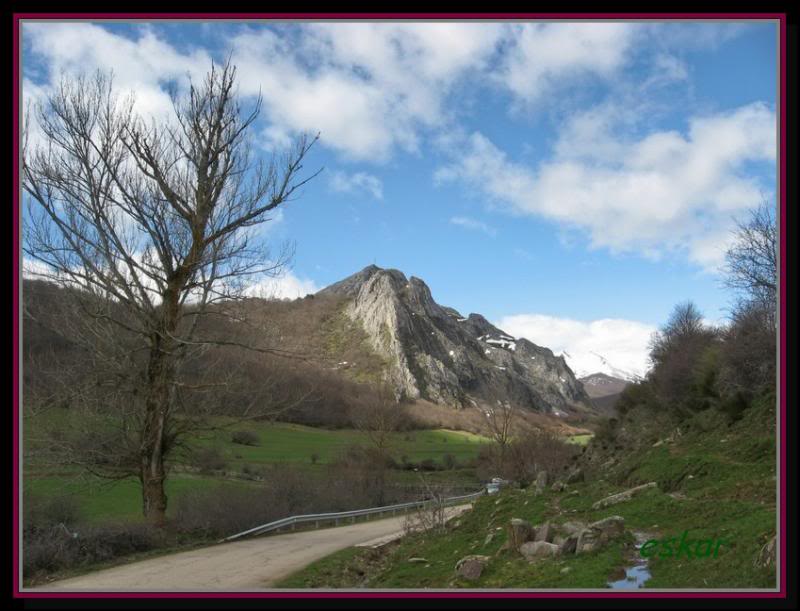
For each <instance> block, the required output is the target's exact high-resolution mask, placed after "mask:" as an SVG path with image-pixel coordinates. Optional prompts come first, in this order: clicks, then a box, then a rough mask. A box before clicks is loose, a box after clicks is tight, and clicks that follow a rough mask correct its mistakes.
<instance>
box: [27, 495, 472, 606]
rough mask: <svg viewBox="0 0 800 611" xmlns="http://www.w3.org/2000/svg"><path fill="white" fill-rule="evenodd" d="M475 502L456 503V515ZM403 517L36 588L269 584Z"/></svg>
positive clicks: (198, 552) (184, 555)
mask: <svg viewBox="0 0 800 611" xmlns="http://www.w3.org/2000/svg"><path fill="white" fill-rule="evenodd" d="M470 507H471V505H459V506H457V507H451V508H449V509H448V510H447V511H448V516H449V517H452V516H454V515H456V514H457V513H461V512H463V511H465V510H466V509H469V508H470ZM403 520H404V518H403V517H396V518H386V519H383V520H375V521H372V522H363V523H360V524H351V525H348V526H340V527H338V528H325V529H320V530H311V531H305V532H298V533H289V534H284V535H273V536H268V537H261V538H255V539H248V540H244V541H236V542H232V543H223V544H220V545H212V546H210V547H204V548H201V549H195V550H191V551H188V552H179V553H176V554H169V555H167V556H160V557H158V558H151V559H149V560H141V561H139V562H132V563H130V564H125V565H122V566H117V567H114V568H110V569H104V570H102V571H97V572H95V573H89V574H87V575H82V576H80V577H74V578H72V579H64V580H61V581H54V582H52V583H50V584H48V585H47V586H43V587H39V588H35V589H32V590H34V591H37V592H39V591H45V590H48V591H54V590H57V591H70V590H79V591H114V590H116V591H124V592H129V591H148V592H153V591H157V592H160V591H193V592H197V591H204V590H216V591H220V590H222V591H233V590H237V591H239V590H258V589H264V588H270V587H271V586H272V585H273V584H275V583H276V582H277V581H279V580H281V579H282V578H284V577H286V576H288V575H290V574H292V573H294V572H295V571H298V570H300V569H302V568H303V567H305V566H307V565H309V564H310V563H311V562H314V561H315V560H319V559H320V558H324V557H325V556H328V555H330V554H332V553H333V552H336V551H339V550H341V549H344V548H347V547H351V546H354V545H359V544H364V543H368V542H371V541H373V540H382V539H385V538H389V537H391V536H392V535H396V534H398V533H401V532H402V530H403Z"/></svg>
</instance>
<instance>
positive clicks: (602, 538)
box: [575, 516, 625, 554]
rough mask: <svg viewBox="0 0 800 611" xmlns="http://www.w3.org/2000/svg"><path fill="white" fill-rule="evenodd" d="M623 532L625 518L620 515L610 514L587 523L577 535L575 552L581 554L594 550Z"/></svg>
mask: <svg viewBox="0 0 800 611" xmlns="http://www.w3.org/2000/svg"><path fill="white" fill-rule="evenodd" d="M624 532H625V519H624V518H622V517H621V516H610V517H608V518H605V519H603V520H598V521H597V522H593V523H591V524H589V526H588V527H587V528H585V529H584V530H582V531H581V533H580V535H578V540H577V542H576V545H575V553H576V554H583V553H586V552H591V551H594V550H596V549H598V548H600V547H601V546H603V545H604V544H605V543H607V542H608V541H610V540H612V539H615V538H617V537H619V536H621V535H622V534H623V533H624Z"/></svg>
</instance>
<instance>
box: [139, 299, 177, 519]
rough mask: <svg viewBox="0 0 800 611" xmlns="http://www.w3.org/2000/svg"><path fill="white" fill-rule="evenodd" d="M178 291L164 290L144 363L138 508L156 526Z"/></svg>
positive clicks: (162, 512)
mask: <svg viewBox="0 0 800 611" xmlns="http://www.w3.org/2000/svg"><path fill="white" fill-rule="evenodd" d="M177 297H178V295H177V292H175V291H173V290H168V291H166V295H165V299H164V303H163V304H162V306H161V312H162V317H163V318H162V321H161V324H160V325H158V326H159V327H160V329H161V330H160V331H158V332H156V333H154V334H153V337H152V340H151V348H150V359H149V362H148V366H147V383H148V389H149V393H148V396H147V400H146V402H145V422H144V427H143V429H142V438H141V453H140V474H139V478H140V479H141V482H142V511H143V513H144V515H145V517H146V518H147V519H148V520H149V521H151V522H152V523H153V524H155V525H157V526H163V525H164V523H165V522H166V510H167V495H166V493H165V492H164V481H165V479H166V469H165V466H164V455H165V454H166V452H165V450H166V448H165V443H164V442H165V436H164V433H165V426H166V423H167V419H168V417H169V414H170V407H171V406H170V399H171V382H172V380H174V379H175V374H176V365H177V363H176V361H177V355H176V351H177V349H178V346H177V344H176V342H175V341H174V340H172V339H171V338H172V337H174V336H175V333H176V331H177V326H178V307H179V306H178V299H177Z"/></svg>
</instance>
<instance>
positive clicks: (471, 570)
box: [456, 555, 489, 581]
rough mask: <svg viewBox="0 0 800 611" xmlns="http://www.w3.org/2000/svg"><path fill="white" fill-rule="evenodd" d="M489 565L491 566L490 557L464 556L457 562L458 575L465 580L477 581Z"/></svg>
mask: <svg viewBox="0 0 800 611" xmlns="http://www.w3.org/2000/svg"><path fill="white" fill-rule="evenodd" d="M487 564H489V556H478V555H472V556H464V557H463V558H462V559H461V560H459V561H458V562H456V574H457V575H458V576H459V577H462V578H464V579H468V580H470V581H475V580H476V579H479V578H480V576H481V574H482V573H483V569H485V568H486V565H487Z"/></svg>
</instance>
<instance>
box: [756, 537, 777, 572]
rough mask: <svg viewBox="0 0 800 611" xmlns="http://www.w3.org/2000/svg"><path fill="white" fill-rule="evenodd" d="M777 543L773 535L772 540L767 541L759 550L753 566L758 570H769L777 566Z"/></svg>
mask: <svg viewBox="0 0 800 611" xmlns="http://www.w3.org/2000/svg"><path fill="white" fill-rule="evenodd" d="M776 549H777V548H776V541H775V536H774V535H773V537H772V539H770V540H769V541H767V542H766V543H765V544H764V545H763V546H762V547H761V549H760V550H759V552H758V555H757V556H756V559H755V561H754V562H753V565H754V566H755V567H756V568H769V567H773V566H775V552H776Z"/></svg>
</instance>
